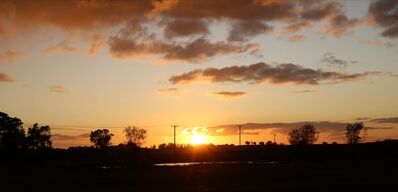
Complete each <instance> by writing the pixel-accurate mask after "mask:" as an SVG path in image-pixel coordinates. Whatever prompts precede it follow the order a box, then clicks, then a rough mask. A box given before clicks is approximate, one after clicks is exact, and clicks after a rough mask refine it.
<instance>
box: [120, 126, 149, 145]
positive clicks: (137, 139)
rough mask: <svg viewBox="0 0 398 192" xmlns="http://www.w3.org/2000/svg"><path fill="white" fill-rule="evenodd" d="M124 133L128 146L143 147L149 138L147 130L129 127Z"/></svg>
mask: <svg viewBox="0 0 398 192" xmlns="http://www.w3.org/2000/svg"><path fill="white" fill-rule="evenodd" d="M123 132H124V134H125V136H126V139H127V144H135V145H136V146H141V145H142V144H143V143H144V140H145V139H146V137H147V131H146V130H145V129H140V128H138V127H135V126H133V127H130V126H128V127H126V128H125V129H124V130H123Z"/></svg>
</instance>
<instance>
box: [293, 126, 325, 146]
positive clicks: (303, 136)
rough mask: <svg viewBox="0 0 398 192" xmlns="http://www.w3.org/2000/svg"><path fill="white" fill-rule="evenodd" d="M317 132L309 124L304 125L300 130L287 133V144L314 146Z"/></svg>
mask: <svg viewBox="0 0 398 192" xmlns="http://www.w3.org/2000/svg"><path fill="white" fill-rule="evenodd" d="M318 135H319V132H317V131H316V129H315V127H314V126H313V125H311V124H304V125H303V126H302V127H301V128H298V129H293V130H291V131H290V132H289V135H288V138H289V143H290V144H292V145H307V144H314V143H315V142H316V141H317V140H318Z"/></svg>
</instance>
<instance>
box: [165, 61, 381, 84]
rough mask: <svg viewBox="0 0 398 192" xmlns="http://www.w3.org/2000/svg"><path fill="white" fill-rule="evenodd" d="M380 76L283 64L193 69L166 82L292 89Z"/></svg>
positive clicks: (371, 73)
mask: <svg viewBox="0 0 398 192" xmlns="http://www.w3.org/2000/svg"><path fill="white" fill-rule="evenodd" d="M382 74H384V73H382V72H364V73H353V74H349V73H343V72H334V71H322V70H320V69H318V70H315V69H311V68H305V67H303V66H301V65H296V64H291V63H286V64H279V65H275V66H272V65H269V64H266V63H263V62H260V63H256V64H252V65H248V66H245V65H242V66H231V67H224V68H221V69H217V68H212V67H209V68H206V69H196V70H193V71H189V72H186V73H183V74H180V75H174V76H171V77H170V78H169V81H170V82H171V83H172V84H188V83H193V82H197V81H208V82H214V83H217V82H248V83H262V82H267V83H271V84H294V85H318V84H321V83H344V82H349V81H354V80H359V79H363V78H365V77H367V76H369V75H382Z"/></svg>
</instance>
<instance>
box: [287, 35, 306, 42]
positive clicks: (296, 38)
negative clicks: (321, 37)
mask: <svg viewBox="0 0 398 192" xmlns="http://www.w3.org/2000/svg"><path fill="white" fill-rule="evenodd" d="M288 39H289V41H293V42H298V41H305V40H308V39H309V37H308V36H305V35H291V36H289V38H288Z"/></svg>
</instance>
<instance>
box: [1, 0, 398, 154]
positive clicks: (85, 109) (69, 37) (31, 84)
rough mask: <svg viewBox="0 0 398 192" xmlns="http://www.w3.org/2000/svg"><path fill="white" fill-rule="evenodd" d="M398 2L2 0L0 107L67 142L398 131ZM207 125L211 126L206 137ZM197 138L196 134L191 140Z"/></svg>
mask: <svg viewBox="0 0 398 192" xmlns="http://www.w3.org/2000/svg"><path fill="white" fill-rule="evenodd" d="M397 99H398V1H397V0H379V1H366V0H352V1H317V0H316V1H311V0H302V1H288V0H286V1H284V0H234V1H232V0H169V1H167V0H166V1H158V0H135V1H117V0H116V1H102V0H92V1H91V0H70V1H47V0H38V1H7V0H1V1H0V111H3V112H5V113H8V114H9V115H10V116H12V117H14V116H15V117H18V118H20V119H22V121H23V122H24V123H25V125H24V127H25V128H28V127H29V126H30V125H31V124H33V123H36V122H37V123H39V124H42V125H50V127H51V128H52V134H53V144H54V146H55V147H62V148H65V147H68V146H76V145H90V143H89V139H88V133H89V132H90V131H92V130H95V129H98V128H108V129H109V130H110V131H111V132H112V133H114V134H115V136H114V138H113V139H112V141H111V142H112V143H113V144H119V143H122V142H125V139H124V136H123V134H122V130H123V128H124V127H126V126H128V125H131V126H133V125H134V126H138V127H140V128H145V129H147V130H148V138H147V140H146V142H145V144H144V145H145V146H151V145H154V144H155V145H158V144H160V143H169V142H172V141H173V138H172V136H173V129H172V127H171V126H170V125H171V124H178V125H179V127H178V128H177V130H178V133H177V135H178V138H177V142H178V143H192V141H193V140H195V139H196V141H198V140H200V141H201V142H205V143H214V144H224V143H228V144H237V143H238V137H237V133H238V132H237V130H238V129H237V126H238V125H240V124H241V125H243V129H244V134H243V138H242V140H243V141H246V140H249V141H256V142H259V141H268V140H273V134H276V138H277V142H283V143H287V136H286V133H287V132H288V131H289V130H290V129H292V128H298V127H300V126H301V125H302V124H303V122H312V123H313V125H314V126H315V127H316V128H318V130H319V131H320V139H319V141H318V143H320V142H323V141H327V142H333V141H337V142H339V143H343V142H344V130H345V125H346V123H351V122H355V121H364V122H365V124H366V126H367V127H368V130H367V135H366V140H368V141H375V140H381V139H388V138H390V139H391V138H395V139H398V102H397ZM198 135H199V138H198ZM192 137H194V139H192Z"/></svg>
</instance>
